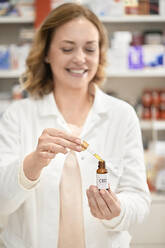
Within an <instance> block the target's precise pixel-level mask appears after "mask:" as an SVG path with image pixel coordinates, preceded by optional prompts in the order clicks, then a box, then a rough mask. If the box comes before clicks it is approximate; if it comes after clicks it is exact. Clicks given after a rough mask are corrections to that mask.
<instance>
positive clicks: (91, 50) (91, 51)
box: [86, 48, 95, 53]
mask: <svg viewBox="0 0 165 248" xmlns="http://www.w3.org/2000/svg"><path fill="white" fill-rule="evenodd" d="M86 51H87V52H89V53H94V52H95V49H90V48H86Z"/></svg>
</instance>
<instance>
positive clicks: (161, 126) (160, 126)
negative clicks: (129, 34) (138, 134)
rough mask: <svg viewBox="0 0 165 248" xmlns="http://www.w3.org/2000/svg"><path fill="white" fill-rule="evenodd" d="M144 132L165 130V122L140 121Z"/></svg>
mask: <svg viewBox="0 0 165 248" xmlns="http://www.w3.org/2000/svg"><path fill="white" fill-rule="evenodd" d="M140 125H141V128H142V129H143V130H152V129H154V130H165V121H143V120H142V121H140Z"/></svg>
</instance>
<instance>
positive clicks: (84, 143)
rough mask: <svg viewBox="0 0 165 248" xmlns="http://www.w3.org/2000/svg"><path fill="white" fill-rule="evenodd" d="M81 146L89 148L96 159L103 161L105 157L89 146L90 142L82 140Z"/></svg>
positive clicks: (85, 148)
mask: <svg viewBox="0 0 165 248" xmlns="http://www.w3.org/2000/svg"><path fill="white" fill-rule="evenodd" d="M81 146H82V148H83V149H84V150H87V151H88V152H89V153H91V154H92V155H93V156H94V157H95V158H96V159H98V160H99V161H103V159H102V158H101V157H100V156H99V155H98V154H97V153H95V152H93V151H92V149H91V148H90V147H89V144H88V143H87V142H86V141H85V140H83V141H82V144H81Z"/></svg>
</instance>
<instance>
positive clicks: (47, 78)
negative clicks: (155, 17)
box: [20, 3, 108, 98]
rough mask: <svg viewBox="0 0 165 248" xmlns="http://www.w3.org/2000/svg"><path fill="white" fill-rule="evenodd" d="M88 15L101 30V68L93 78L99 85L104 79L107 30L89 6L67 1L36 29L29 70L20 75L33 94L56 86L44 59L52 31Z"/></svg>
mask: <svg viewBox="0 0 165 248" xmlns="http://www.w3.org/2000/svg"><path fill="white" fill-rule="evenodd" d="M77 17H85V18H86V19H87V20H89V21H90V22H92V23H93V24H94V25H95V26H96V28H97V30H98V32H99V49H100V59H99V65H98V70H97V72H96V74H95V76H94V78H93V79H92V82H93V83H96V84H97V85H99V84H101V82H102V81H103V80H104V79H105V71H104V70H105V66H106V51H107V48H108V39H107V33H106V30H105V28H104V26H103V24H102V23H101V22H100V20H99V19H98V17H97V16H96V15H95V14H94V13H93V12H92V11H91V10H89V9H88V8H86V7H85V6H82V5H80V4H76V3H65V4H62V5H60V6H58V7H57V8H55V9H54V10H52V11H51V12H50V13H49V15H48V16H47V17H46V19H45V20H44V21H43V23H42V24H41V26H40V28H39V29H38V30H37V32H36V34H35V37H34V41H33V44H32V47H31V50H30V53H29V55H28V57H27V60H26V71H25V73H24V74H23V75H22V77H21V78H20V82H21V84H22V86H23V88H24V89H25V90H26V91H27V92H28V93H29V94H30V95H31V96H33V97H35V98H36V97H37V98H38V97H39V98H41V97H43V96H44V95H46V94H49V93H50V92H51V91H52V90H53V88H54V85H53V77H52V72H51V68H50V65H49V64H48V63H46V62H45V58H46V56H47V53H48V51H49V47H50V44H51V40H52V37H53V34H54V32H55V30H56V29H57V28H59V27H60V26H62V25H63V24H65V23H67V22H69V21H71V20H73V19H75V18H77Z"/></svg>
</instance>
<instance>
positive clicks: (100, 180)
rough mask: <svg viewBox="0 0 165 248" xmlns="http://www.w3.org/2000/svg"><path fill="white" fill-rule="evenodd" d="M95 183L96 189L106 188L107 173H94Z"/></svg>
mask: <svg viewBox="0 0 165 248" xmlns="http://www.w3.org/2000/svg"><path fill="white" fill-rule="evenodd" d="M96 184H97V187H98V189H108V173H105V174H98V173H96Z"/></svg>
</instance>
